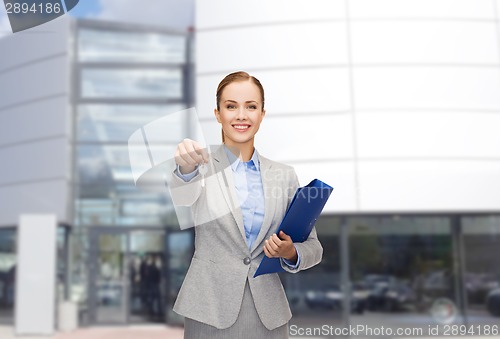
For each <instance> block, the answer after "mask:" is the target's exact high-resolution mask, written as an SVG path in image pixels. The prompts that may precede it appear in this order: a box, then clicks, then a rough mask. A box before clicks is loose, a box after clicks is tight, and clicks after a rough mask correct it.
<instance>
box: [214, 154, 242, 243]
mask: <svg viewBox="0 0 500 339" xmlns="http://www.w3.org/2000/svg"><path fill="white" fill-rule="evenodd" d="M212 157H213V158H214V162H213V163H214V166H215V173H216V175H217V179H218V181H219V185H220V187H221V188H222V192H223V195H224V199H225V201H226V203H227V205H228V206H229V210H230V211H231V214H232V215H233V217H234V220H235V221H236V224H237V225H238V228H239V230H240V233H241V236H242V237H243V241H244V243H245V245H246V247H247V248H248V245H247V242H246V236H245V225H244V224H243V213H242V212H241V207H240V202H239V200H238V196H237V195H236V190H235V185H234V180H233V170H232V168H231V164H230V163H229V160H228V159H227V155H226V154H225V151H224V145H221V146H220V147H219V148H218V149H217V150H216V151H215V152H214V153H213V154H212Z"/></svg>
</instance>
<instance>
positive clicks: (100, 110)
mask: <svg viewBox="0 0 500 339" xmlns="http://www.w3.org/2000/svg"><path fill="white" fill-rule="evenodd" d="M182 109H185V105H182V104H178V105H80V106H79V111H78V113H79V114H78V125H77V126H78V139H79V141H83V142H84V141H99V142H124V143H127V142H128V139H129V137H130V136H131V135H132V133H134V132H135V131H136V130H137V129H139V128H141V127H143V126H144V125H146V124H148V123H151V122H154V121H155V120H156V119H159V118H164V117H165V118H167V119H168V117H171V119H170V124H163V125H162V126H164V127H166V129H165V133H164V134H163V135H164V137H165V140H169V141H172V142H179V140H181V137H182V135H181V132H182V126H183V121H181V119H182V117H181V116H180V115H178V114H172V115H170V113H173V112H176V111H180V110H182Z"/></svg>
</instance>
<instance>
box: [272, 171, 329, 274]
mask: <svg viewBox="0 0 500 339" xmlns="http://www.w3.org/2000/svg"><path fill="white" fill-rule="evenodd" d="M289 187H290V188H291V189H290V190H289V196H288V205H287V208H288V206H290V202H291V201H292V198H293V196H294V195H295V191H296V190H297V188H298V187H299V179H298V178H297V173H295V170H293V171H292V175H291V178H290V183H289ZM293 244H294V245H295V248H296V249H297V252H299V253H300V262H299V266H298V267H297V268H294V269H292V268H291V267H290V266H288V265H286V264H285V263H284V262H283V260H280V264H281V267H282V268H283V269H284V270H285V271H287V272H290V273H297V272H299V271H302V270H307V269H308V268H311V267H313V266H316V265H317V264H319V263H320V262H321V259H322V258H323V246H321V243H320V242H319V239H318V235H317V233H316V226H314V227H313V228H312V231H311V233H310V234H309V237H308V238H307V239H306V240H305V241H304V242H294V243H293ZM280 259H282V258H280Z"/></svg>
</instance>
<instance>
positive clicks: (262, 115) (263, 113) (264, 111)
mask: <svg viewBox="0 0 500 339" xmlns="http://www.w3.org/2000/svg"><path fill="white" fill-rule="evenodd" d="M265 115H266V110H265V109H263V110H262V113H261V114H260V116H261V117H262V119H264V116H265Z"/></svg>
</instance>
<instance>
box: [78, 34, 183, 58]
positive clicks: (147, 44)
mask: <svg viewBox="0 0 500 339" xmlns="http://www.w3.org/2000/svg"><path fill="white" fill-rule="evenodd" d="M185 41H186V38H185V37H184V36H182V35H166V34H159V33H141V32H117V31H104V30H92V29H81V30H80V31H79V45H78V52H79V60H80V61H101V62H111V61H119V62H120V61H121V62H179V63H183V62H184V61H185V49H186V47H185V45H186V42H185Z"/></svg>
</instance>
